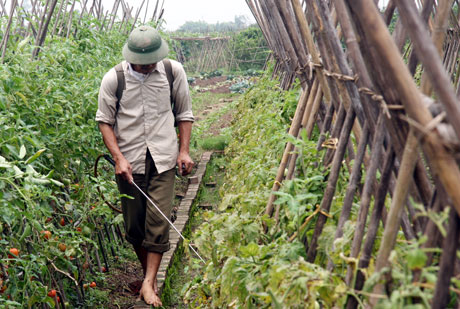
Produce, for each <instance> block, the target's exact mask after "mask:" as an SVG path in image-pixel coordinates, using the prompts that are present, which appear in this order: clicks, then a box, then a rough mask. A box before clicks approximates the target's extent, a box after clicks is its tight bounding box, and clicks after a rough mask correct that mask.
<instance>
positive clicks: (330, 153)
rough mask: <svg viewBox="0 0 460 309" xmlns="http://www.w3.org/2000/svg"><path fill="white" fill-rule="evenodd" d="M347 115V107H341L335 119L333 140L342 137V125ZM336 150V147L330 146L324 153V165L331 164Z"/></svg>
mask: <svg viewBox="0 0 460 309" xmlns="http://www.w3.org/2000/svg"><path fill="white" fill-rule="evenodd" d="M345 117H346V115H345V108H339V111H338V113H337V116H336V119H335V123H334V128H333V129H332V133H331V140H334V139H338V138H339V137H340V132H342V127H343V123H344V121H345ZM334 151H335V149H334V147H329V148H328V149H327V151H326V154H325V155H324V159H323V165H324V166H329V164H330V163H331V161H332V159H333V158H334Z"/></svg>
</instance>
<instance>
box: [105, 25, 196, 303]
mask: <svg viewBox="0 0 460 309" xmlns="http://www.w3.org/2000/svg"><path fill="white" fill-rule="evenodd" d="M167 54H168V46H167V43H166V42H165V41H164V40H163V39H162V38H161V37H160V35H159V34H158V32H157V31H156V30H155V29H154V28H152V27H148V26H141V27H139V28H136V29H134V30H133V31H132V32H131V34H130V35H129V38H128V42H127V43H126V44H125V46H124V47H123V57H124V58H125V60H126V61H123V62H122V69H123V74H124V77H125V83H126V85H125V89H124V90H123V92H122V95H121V99H120V100H119V102H118V98H117V89H118V81H117V72H116V70H115V68H112V69H111V70H110V71H109V72H107V73H106V74H105V76H104V78H103V80H102V83H101V87H100V90H99V99H98V111H97V114H96V121H98V123H99V130H100V131H101V133H102V136H103V139H104V143H105V145H106V146H107V148H108V150H109V151H110V153H111V154H112V157H113V159H114V161H115V174H116V178H117V183H118V188H119V191H120V193H122V194H126V195H130V196H132V197H134V200H133V199H128V198H122V208H123V217H124V220H125V228H126V239H127V240H128V241H129V242H130V243H131V244H133V246H134V250H135V251H136V254H137V256H138V258H139V260H140V262H141V264H142V268H143V271H144V280H143V282H142V287H141V290H140V292H139V294H140V296H141V298H143V299H144V301H145V302H146V303H147V304H149V305H154V306H155V307H158V306H162V303H161V300H160V298H159V297H158V288H157V280H156V275H157V272H158V268H159V265H160V262H161V258H162V256H163V253H164V252H166V251H168V250H169V226H168V223H167V222H166V220H164V219H163V217H162V216H161V215H160V214H159V213H158V211H157V210H156V209H155V208H154V206H153V205H151V204H150V203H148V202H146V199H145V198H144V197H143V196H142V194H141V193H140V192H138V191H137V189H136V188H135V187H134V186H133V185H132V182H133V181H134V182H135V183H136V184H137V185H138V186H139V187H140V188H142V190H143V191H144V192H145V193H146V194H147V195H148V196H149V197H150V198H151V199H152V200H153V202H154V203H155V204H156V205H157V206H158V207H159V208H160V209H161V210H162V212H163V213H164V214H165V215H166V216H167V217H169V216H170V213H171V207H172V199H173V193H174V179H175V167H176V165H177V166H178V169H179V173H180V174H182V175H185V174H188V173H190V172H191V170H192V168H193V165H194V163H193V161H192V159H191V158H190V155H189V142H190V135H191V128H192V123H193V121H194V117H193V114H192V110H191V102H190V96H189V90H188V84H187V78H186V75H185V71H184V69H183V68H182V65H181V64H180V63H179V62H176V61H172V60H170V62H171V68H172V73H173V76H174V83H173V87H172V98H173V101H174V102H175V103H174V105H175V107H174V110H175V116H174V114H173V112H172V107H171V98H170V86H169V83H168V78H167V75H166V71H165V65H164V63H163V62H162V60H163V59H164V58H165V57H166V56H167ZM117 102H118V103H117ZM174 121H176V122H177V124H178V128H179V149H178V147H177V136H176V130H175V128H174Z"/></svg>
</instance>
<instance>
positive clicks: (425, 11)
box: [409, 0, 434, 75]
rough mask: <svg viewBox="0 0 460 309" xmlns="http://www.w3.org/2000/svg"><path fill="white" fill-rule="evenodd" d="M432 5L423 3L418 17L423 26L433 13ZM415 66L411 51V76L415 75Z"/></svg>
mask: <svg viewBox="0 0 460 309" xmlns="http://www.w3.org/2000/svg"><path fill="white" fill-rule="evenodd" d="M433 4H434V0H425V1H424V2H423V8H422V12H421V13H420V17H421V18H422V20H423V23H425V24H427V23H428V20H429V18H430V15H431V12H432V11H433ZM417 64H418V58H417V54H416V53H415V50H414V49H412V50H411V54H410V56H409V71H410V72H411V74H412V75H414V74H415V70H416V68H417Z"/></svg>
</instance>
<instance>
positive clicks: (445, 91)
mask: <svg viewBox="0 0 460 309" xmlns="http://www.w3.org/2000/svg"><path fill="white" fill-rule="evenodd" d="M246 2H247V4H248V6H249V7H250V9H251V11H252V13H253V15H254V17H255V19H256V20H257V22H258V24H259V26H260V28H261V29H262V31H263V33H264V36H265V38H266V40H267V42H268V44H269V46H270V48H271V50H272V51H273V53H274V58H275V61H276V65H275V75H276V76H277V77H278V78H280V82H281V86H282V88H284V89H288V88H290V87H291V86H292V84H293V82H294V80H295V79H296V78H298V79H299V80H300V83H301V85H302V94H301V96H300V99H299V101H298V105H297V109H296V112H295V116H294V118H293V120H292V124H291V127H290V130H289V134H290V135H292V136H294V137H298V138H301V137H300V136H301V134H300V132H301V131H302V130H306V131H307V135H305V134H302V136H312V132H313V130H314V128H315V127H317V128H318V130H319V131H320V135H319V136H320V137H319V140H318V144H317V148H318V149H325V147H327V149H326V154H325V156H324V158H323V162H322V164H324V166H325V168H326V167H327V168H328V169H329V172H328V177H327V186H326V189H325V191H324V196H323V198H322V200H321V203H320V205H318V209H317V210H318V211H316V212H315V215H316V216H317V218H316V219H317V220H316V221H315V222H316V223H315V226H314V232H313V233H312V235H311V237H308V238H307V239H304V240H303V242H304V243H305V249H306V254H307V260H308V261H309V262H317V263H325V264H324V265H322V266H324V267H325V268H327V269H328V270H333V269H334V268H335V267H336V265H334V263H333V262H332V261H331V260H329V261H327V259H326V261H324V260H321V261H320V260H318V259H317V249H318V239H319V237H320V235H321V234H322V232H323V229H324V227H325V224H326V221H327V220H328V219H329V218H330V214H329V211H330V210H331V204H332V203H333V199H334V195H335V192H336V186H337V183H338V178H339V175H340V172H341V170H343V169H347V170H348V173H349V178H348V187H347V191H346V196H345V198H344V200H343V205H342V206H341V211H340V218H339V220H338V223H337V227H336V232H335V239H338V238H340V237H342V236H343V233H344V226H345V224H346V222H347V221H348V220H350V218H351V212H352V207H353V203H354V201H356V199H358V200H359V210H358V213H357V215H356V219H355V220H356V222H355V229H354V235H353V238H352V244H351V249H350V252H349V253H347V256H345V257H344V258H346V259H347V261H349V264H348V270H347V273H346V276H345V280H346V283H347V285H348V286H349V287H350V288H352V289H354V291H356V294H354V295H355V297H351V296H350V297H349V299H348V300H347V308H355V307H357V306H358V302H359V303H361V302H365V303H366V302H367V303H368V305H370V306H373V305H375V304H376V303H377V302H378V301H379V299H380V298H382V297H388V296H389V295H390V294H391V291H392V285H391V271H388V269H391V264H390V261H389V258H390V254H391V252H392V250H393V249H394V247H395V243H396V240H397V235H398V234H400V233H403V234H404V237H405V241H407V242H416V241H417V240H418V239H421V238H422V237H426V241H425V242H423V244H422V247H423V249H426V252H439V251H442V253H441V254H440V255H438V256H436V258H435V256H434V254H432V253H430V254H428V259H427V261H426V265H425V266H426V267H429V266H436V267H438V268H439V270H438V272H437V281H436V284H435V286H433V288H434V290H435V292H434V297H433V299H431V306H432V307H433V308H446V307H447V304H448V303H449V301H450V292H451V291H452V290H455V289H454V288H453V286H452V284H451V279H452V278H453V277H454V276H456V275H458V274H459V273H460V267H459V266H460V263H459V262H460V261H459V258H458V255H457V254H456V253H457V249H459V237H460V218H459V214H460V190H459V188H460V169H459V164H458V159H459V145H460V143H459V141H460V140H459V138H460V100H459V92H460V83H459V73H460V63H459V34H460V27H459V25H460V13H459V10H458V7H459V3H458V0H446V1H433V0H425V1H419V0H417V1H414V0H389V2H388V3H387V6H386V8H385V9H381V8H379V5H378V2H379V1H378V0H376V1H366V0H354V1H350V0H332V1H326V0H306V1H302V3H301V2H300V0H281V1H275V0H246ZM392 20H393V23H394V20H397V21H396V23H395V24H393V26H394V30H392V31H390V28H393V27H389V26H390V23H391V22H392ZM296 153H297V151H296V150H295V147H294V144H293V143H290V142H289V143H287V144H286V148H285V151H284V154H283V156H282V158H281V164H280V166H279V169H278V173H277V176H276V179H274V184H273V188H272V190H273V191H274V192H275V191H278V190H279V189H280V187H281V186H283V181H284V180H286V179H292V178H293V177H294V176H295V174H296V170H295V167H296V159H297V154H296ZM344 162H345V163H347V164H344ZM361 175H365V177H364V179H362V180H361V178H362V176H361ZM388 197H391V199H389V198H388ZM275 200H276V195H275V194H274V193H272V195H271V196H270V198H269V200H268V202H267V206H266V214H267V215H269V216H271V217H274V218H275V219H276V220H278V218H279V213H280V211H282V210H281V209H280V205H279V204H278V205H276V203H274V202H275ZM389 200H391V202H388V201H389ZM420 205H422V207H420ZM447 207H450V214H449V218H448V220H447V221H446V222H443V223H442V224H441V226H439V225H437V224H436V223H435V222H434V221H432V220H431V219H427V216H424V215H423V214H424V213H425V214H426V213H427V212H431V213H435V214H436V213H440V212H442V211H444V210H445V209H446V208H447ZM310 220H311V218H310V217H309V218H307V221H310ZM329 220H330V219H329ZM306 223H307V222H305V224H306ZM443 229H445V231H447V232H446V233H445V234H444V233H443V231H442V230H443ZM380 234H381V235H380ZM294 237H295V235H294ZM376 246H377V247H376ZM439 248H440V249H442V250H439ZM429 249H433V250H429ZM369 265H372V269H369ZM369 272H374V273H379V272H380V273H381V274H382V275H381V278H380V279H381V280H379V281H376V282H377V284H375V285H374V287H373V290H372V291H371V292H372V293H369V292H367V293H364V292H363V293H360V290H362V288H363V285H364V283H365V280H366V279H367V278H368V274H369ZM412 272H413V274H412V275H413V279H412V280H413V284H414V285H418V286H424V284H425V283H426V282H424V281H423V279H421V276H420V273H421V271H420V269H414V270H413V271H412ZM374 280H375V278H374ZM363 294H365V295H366V297H363V296H362V295H363ZM356 295H361V296H360V297H357V296H356ZM414 302H415V303H416V302H417V299H416V297H414Z"/></svg>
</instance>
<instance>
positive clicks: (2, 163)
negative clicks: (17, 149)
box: [0, 156, 11, 168]
mask: <svg viewBox="0 0 460 309" xmlns="http://www.w3.org/2000/svg"><path fill="white" fill-rule="evenodd" d="M0 167H3V168H10V167H11V163H9V162H8V161H6V159H5V158H4V157H2V156H0Z"/></svg>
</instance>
